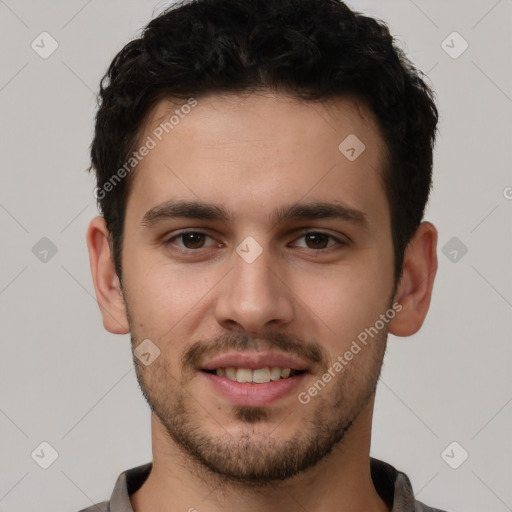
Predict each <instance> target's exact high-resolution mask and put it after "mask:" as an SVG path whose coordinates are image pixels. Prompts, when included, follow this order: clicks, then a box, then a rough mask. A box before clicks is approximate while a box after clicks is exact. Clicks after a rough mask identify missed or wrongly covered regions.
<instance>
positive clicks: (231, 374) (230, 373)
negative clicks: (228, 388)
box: [226, 367, 236, 380]
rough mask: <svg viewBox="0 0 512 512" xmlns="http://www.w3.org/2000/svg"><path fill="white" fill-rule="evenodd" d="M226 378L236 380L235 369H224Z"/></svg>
mask: <svg viewBox="0 0 512 512" xmlns="http://www.w3.org/2000/svg"><path fill="white" fill-rule="evenodd" d="M226 378H228V379H229V380H236V368H233V367H229V368H226Z"/></svg>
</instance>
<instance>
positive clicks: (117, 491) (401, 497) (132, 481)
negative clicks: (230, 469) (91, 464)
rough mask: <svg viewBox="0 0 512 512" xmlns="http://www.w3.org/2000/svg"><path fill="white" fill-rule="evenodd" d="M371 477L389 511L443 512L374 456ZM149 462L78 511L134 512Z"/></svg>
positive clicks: (394, 470)
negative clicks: (105, 498) (134, 497)
mask: <svg viewBox="0 0 512 512" xmlns="http://www.w3.org/2000/svg"><path fill="white" fill-rule="evenodd" d="M370 462H371V465H370V469H371V476H372V480H373V484H374V485H375V489H376V490H377V492H378V493H379V495H380V497H381V498H382V499H383V500H384V501H385V502H386V503H387V504H388V506H389V507H391V510H392V512H443V511H442V510H439V509H437V508H431V507H427V506H426V505H424V504H423V503H421V502H419V501H417V500H416V499H415V498H414V493H413V491H412V486H411V482H410V481H409V478H408V477H407V475H406V474H405V473H402V472H400V471H397V470H396V469H395V468H394V467H393V466H390V465H389V464H387V463H385V462H382V461H380V460H377V459H373V458H372V459H371V460H370ZM151 467H152V463H151V462H150V463H148V464H144V465H143V466H138V467H136V468H132V469H129V470H127V471H125V472H124V473H121V474H120V475H119V477H118V479H117V482H116V485H115V487H114V491H113V492H112V496H110V501H103V502H102V503H98V504H96V505H93V506H91V507H88V508H85V509H83V510H81V511H80V512H133V508H132V505H131V503H130V495H131V494H133V493H134V492H135V491H137V490H138V489H139V488H140V487H141V486H142V484H143V483H144V482H145V481H146V478H147V477H148V476H149V473H150V472H151Z"/></svg>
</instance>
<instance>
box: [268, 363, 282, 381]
mask: <svg viewBox="0 0 512 512" xmlns="http://www.w3.org/2000/svg"><path fill="white" fill-rule="evenodd" d="M270 378H271V379H272V380H279V379H280V378H281V368H278V367H277V366H274V367H272V368H270Z"/></svg>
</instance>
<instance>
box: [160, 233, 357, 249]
mask: <svg viewBox="0 0 512 512" xmlns="http://www.w3.org/2000/svg"><path fill="white" fill-rule="evenodd" d="M188 233H195V234H198V235H204V236H205V237H206V238H210V239H212V240H213V241H214V242H215V238H214V237H213V236H212V235H210V234H208V233H207V232H206V231H203V230H201V229H199V228H186V229H182V230H180V231H178V232H177V233H174V234H173V235H172V236H170V237H165V238H164V241H163V243H164V245H165V246H167V245H171V243H173V242H174V240H176V239H177V238H180V237H181V236H183V235H186V234H188ZM310 234H319V235H325V236H327V237H328V238H330V239H332V240H335V241H336V242H337V244H334V245H331V246H329V247H326V248H324V249H310V248H308V247H305V248H304V249H309V250H312V251H315V252H320V251H326V250H328V249H331V248H333V247H335V246H336V245H339V246H347V245H349V244H350V242H351V240H350V239H349V238H348V237H347V236H346V235H343V234H341V233H340V234H338V235H333V234H332V233H330V232H328V231H324V230H322V229H319V228H302V229H301V230H299V231H298V233H297V236H295V238H294V239H293V241H292V243H293V242H296V241H297V240H298V239H300V238H303V237H304V236H306V235H310ZM212 245H215V243H213V244H212V243H211V244H209V245H206V246H203V247H199V248H197V249H189V248H187V247H180V246H178V249H179V250H181V251H182V252H197V251H199V250H201V249H206V248H208V247H211V246H212ZM219 245H221V243H220V242H217V246H219Z"/></svg>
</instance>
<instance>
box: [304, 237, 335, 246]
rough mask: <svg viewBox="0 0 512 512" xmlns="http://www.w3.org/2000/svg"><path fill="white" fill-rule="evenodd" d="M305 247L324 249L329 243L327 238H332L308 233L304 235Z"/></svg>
mask: <svg viewBox="0 0 512 512" xmlns="http://www.w3.org/2000/svg"><path fill="white" fill-rule="evenodd" d="M304 238H305V240H306V245H307V246H308V247H309V249H325V248H326V247H327V245H328V243H329V238H332V237H331V236H329V235H326V234H325V233H308V234H307V235H304Z"/></svg>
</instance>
